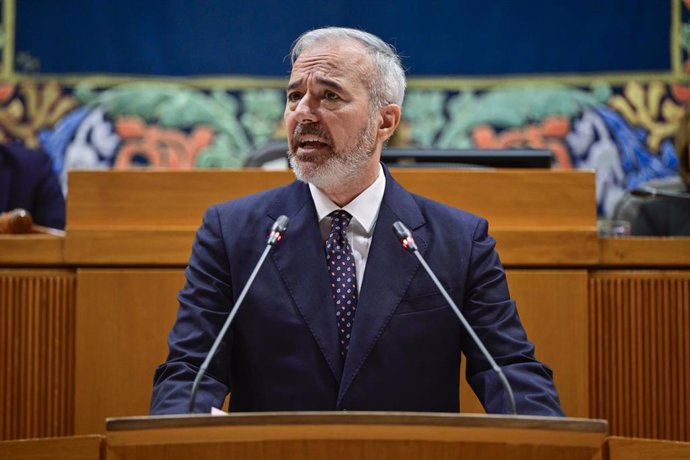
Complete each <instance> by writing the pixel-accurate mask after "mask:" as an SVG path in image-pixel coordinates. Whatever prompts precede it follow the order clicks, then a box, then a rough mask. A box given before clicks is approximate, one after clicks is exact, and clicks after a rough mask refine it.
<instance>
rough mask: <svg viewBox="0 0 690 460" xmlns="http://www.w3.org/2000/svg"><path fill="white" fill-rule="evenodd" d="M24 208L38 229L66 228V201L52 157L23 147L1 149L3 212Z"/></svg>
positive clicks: (12, 145) (0, 191)
mask: <svg viewBox="0 0 690 460" xmlns="http://www.w3.org/2000/svg"><path fill="white" fill-rule="evenodd" d="M17 208H22V209H26V210H27V211H29V213H31V216H32V217H33V221H34V223H35V224H37V225H43V226H45V227H51V228H59V229H63V228H65V198H64V197H63V195H62V190H60V184H59V183H58V180H57V176H56V175H55V172H54V171H53V164H52V162H51V161H50V157H49V156H48V155H47V154H45V153H44V152H42V151H39V150H30V149H27V148H25V147H22V146H21V145H20V144H4V145H0V212H7V211H12V210H13V209H17Z"/></svg>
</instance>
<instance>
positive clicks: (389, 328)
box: [151, 171, 562, 415]
mask: <svg viewBox="0 0 690 460" xmlns="http://www.w3.org/2000/svg"><path fill="white" fill-rule="evenodd" d="M386 175H387V183H386V190H385V193H384V197H383V202H382V204H381V209H380V211H379V215H378V220H377V222H376V227H375V230H374V234H373V237H372V243H371V249H370V252H369V255H368V259H367V265H366V271H365V273H364V280H363V283H362V287H361V291H360V296H359V300H358V304H357V314H356V317H355V321H354V325H353V331H352V338H351V341H350V347H349V351H348V353H347V356H346V359H345V361H344V363H343V362H341V358H340V355H339V353H338V337H337V327H336V316H335V306H334V303H333V300H332V297H331V290H330V285H329V279H328V274H327V270H326V259H325V253H324V247H323V242H322V240H321V234H320V232H319V226H318V222H317V215H316V210H315V207H314V204H313V201H312V198H311V195H310V192H309V188H308V186H307V185H305V184H303V183H299V182H294V183H292V184H291V185H288V186H285V187H281V188H278V189H273V190H269V191H266V192H263V193H259V194H256V195H252V196H248V197H244V198H241V199H238V200H234V201H230V202H227V203H224V204H220V205H217V206H213V207H211V208H209V209H208V210H207V211H206V214H205V216H204V219H203V224H202V225H201V228H200V229H199V231H198V233H197V237H196V241H195V242H194V246H193V249H192V255H191V258H190V261H189V266H188V267H187V270H186V278H187V281H186V284H185V286H184V288H183V289H182V290H181V291H180V293H179V296H178V299H179V302H180V308H179V312H178V317H177V321H176V323H175V325H174V327H173V329H172V331H171V333H170V336H169V339H168V344H169V348H170V354H169V356H168V359H167V361H166V362H165V363H164V364H162V365H161V366H160V367H159V368H158V369H157V370H156V374H155V377H154V390H153V398H152V402H151V413H153V414H166V413H183V412H186V411H187V404H188V398H189V394H190V389H191V386H192V381H193V380H194V377H195V373H196V372H197V369H198V367H199V366H200V365H201V362H202V361H203V359H204V357H205V355H206V353H207V352H208V350H209V349H210V347H211V344H212V342H213V340H214V338H215V337H216V335H217V334H218V332H219V330H220V328H221V326H222V324H223V322H224V320H225V319H226V317H227V315H228V312H229V309H230V308H231V306H232V304H233V303H234V301H235V299H236V298H237V297H238V295H239V293H240V291H241V289H242V288H243V286H244V285H245V283H246V282H247V279H248V278H249V276H250V273H251V271H252V269H253V267H254V264H255V263H256V261H257V260H258V259H259V256H260V254H261V252H262V250H263V249H264V247H265V243H266V237H267V233H268V229H269V228H270V227H271V224H272V223H273V221H274V220H275V219H276V218H277V217H278V216H280V215H281V214H285V215H287V216H288V217H289V218H290V224H289V226H288V230H287V232H286V234H285V237H284V239H283V241H282V242H280V243H279V245H278V246H276V247H275V248H274V249H273V251H272V252H271V254H270V256H269V257H268V258H267V260H266V263H265V265H264V266H263V268H262V269H261V271H260V272H259V274H258V276H257V278H256V280H255V282H254V285H253V286H252V288H251V289H250V291H249V293H248V295H247V297H246V299H245V301H244V303H243V304H242V306H241V307H240V309H239V312H238V313H237V316H236V317H235V320H234V322H233V325H232V326H231V328H230V330H229V331H228V335H227V337H226V338H225V340H224V341H223V343H222V345H221V346H220V348H219V350H218V353H217V354H216V356H215V358H214V360H213V361H212V363H211V365H210V366H209V369H208V373H207V375H206V377H205V378H204V380H202V383H201V387H200V391H199V394H198V397H197V406H196V409H197V411H209V410H210V407H211V406H215V407H221V405H222V403H223V398H224V397H225V396H226V394H227V392H228V391H230V390H231V391H232V396H231V402H230V409H231V411H311V410H374V411H426V412H458V411H459V409H460V408H459V398H458V388H459V373H460V372H459V370H460V360H461V352H464V354H465V355H466V356H467V363H468V365H467V378H468V380H469V382H470V384H471V386H472V388H473V389H474V391H475V392H476V394H477V395H478V396H479V399H480V400H481V402H482V403H483V405H484V407H485V408H486V410H487V411H489V412H492V413H507V412H508V411H509V406H508V402H507V398H506V396H505V393H504V391H503V388H502V387H501V385H500V382H499V380H498V379H497V377H496V376H495V374H494V372H493V370H492V369H491V367H490V366H489V364H488V363H487V362H486V360H485V359H484V358H483V357H482V356H481V355H480V351H479V349H478V348H477V347H476V346H475V345H474V344H473V343H472V342H471V339H470V337H469V335H468V334H467V333H465V332H464V331H463V329H462V326H461V324H460V322H459V321H458V319H457V317H456V316H455V314H454V313H453V311H452V310H451V308H450V307H449V306H448V305H447V304H446V301H445V300H444V298H443V297H442V295H441V294H439V292H438V291H437V289H436V287H435V286H434V284H433V282H432V281H431V280H430V279H429V277H428V276H427V274H426V273H425V272H424V270H423V268H422V267H421V266H420V264H419V262H418V261H417V259H416V258H415V257H414V255H412V254H409V253H407V252H406V251H404V250H403V249H402V248H401V246H400V243H399V242H398V240H397V238H396V236H395V235H394V233H393V231H392V225H393V223H394V222H395V221H397V220H400V221H402V222H404V223H405V224H406V225H407V226H408V227H409V228H410V229H411V230H412V231H413V232H414V234H415V238H416V241H417V243H418V245H419V246H420V250H421V252H422V253H423V255H424V257H426V258H427V260H428V262H429V265H430V266H431V267H432V268H433V269H434V270H435V271H436V273H437V274H438V277H439V278H440V280H441V282H442V283H443V284H444V286H445V287H446V288H447V289H448V291H450V293H451V296H452V297H453V298H454V300H455V301H456V302H457V304H458V305H459V306H460V308H461V309H462V311H463V312H464V314H465V315H466V317H467V319H468V321H469V322H470V323H471V324H472V325H473V327H474V329H475V331H476V332H477V334H478V335H479V337H481V338H482V339H483V341H484V343H485V344H486V346H487V348H488V349H489V351H490V352H491V353H492V354H493V356H494V357H495V359H496V361H497V363H498V364H499V365H500V366H501V367H502V368H503V371H504V373H505V374H506V376H507V378H508V380H509V381H510V383H511V384H512V387H513V390H514V392H515V397H516V402H517V408H518V412H519V413H520V414H541V415H562V411H561V408H560V405H559V401H558V395H557V393H556V390H555V388H554V385H553V381H552V374H551V371H550V369H549V368H548V367H546V366H544V365H543V364H541V363H540V362H538V361H536V360H535V358H534V354H533V352H534V350H533V346H532V344H531V343H530V342H529V341H528V340H527V338H526V336H525V332H524V329H523V327H522V325H521V324H520V320H519V318H518V315H517V312H516V309H515V304H514V302H513V301H511V300H510V298H509V294H508V287H507V284H506V279H505V275H504V271H503V269H502V267H501V264H500V261H499V259H498V256H497V254H496V252H495V251H494V246H495V242H494V240H493V239H492V238H491V237H490V236H488V235H487V222H486V221H485V220H484V219H481V218H479V217H476V216H473V215H470V214H467V213H465V212H462V211H459V210H457V209H454V208H451V207H449V206H446V205H443V204H440V203H437V202H434V201H431V200H429V199H426V198H423V197H420V196H417V195H413V194H410V193H409V192H407V191H405V190H404V189H403V188H402V187H401V186H400V185H399V184H398V183H397V182H395V180H393V178H392V177H391V176H390V174H389V173H388V171H386Z"/></svg>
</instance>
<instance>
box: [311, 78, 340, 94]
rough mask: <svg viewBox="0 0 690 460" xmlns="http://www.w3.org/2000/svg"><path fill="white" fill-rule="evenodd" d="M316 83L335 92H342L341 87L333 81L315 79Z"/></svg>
mask: <svg viewBox="0 0 690 460" xmlns="http://www.w3.org/2000/svg"><path fill="white" fill-rule="evenodd" d="M315 78H316V81H317V82H319V83H321V84H322V85H323V86H328V87H329V88H333V89H335V90H337V91H343V87H342V85H341V84H340V83H337V82H336V81H334V80H331V79H329V78H324V77H315Z"/></svg>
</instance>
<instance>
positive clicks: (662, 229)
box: [631, 106, 690, 236]
mask: <svg viewBox="0 0 690 460" xmlns="http://www.w3.org/2000/svg"><path fill="white" fill-rule="evenodd" d="M689 132H690V106H688V108H687V109H686V110H685V114H684V115H683V117H682V118H681V121H680V126H679V129H678V131H677V132H676V139H675V144H676V155H677V156H678V170H679V173H680V177H681V179H682V181H683V184H684V189H685V190H684V192H685V193H686V194H687V196H686V197H685V198H668V197H654V198H651V199H649V200H647V201H644V202H643V203H641V204H640V206H639V209H638V212H637V214H636V215H635V218H634V219H633V221H632V224H631V234H632V235H636V236H690V142H689V140H690V136H689Z"/></svg>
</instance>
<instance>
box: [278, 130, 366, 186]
mask: <svg viewBox="0 0 690 460" xmlns="http://www.w3.org/2000/svg"><path fill="white" fill-rule="evenodd" d="M357 139H358V140H357V144H356V145H355V146H354V148H352V150H350V151H347V152H342V151H336V150H333V154H332V155H331V156H330V157H328V158H327V159H326V161H324V162H323V164H321V165H319V166H317V167H316V168H315V169H314V170H313V171H310V172H309V173H306V172H305V171H303V170H302V167H301V166H300V163H299V161H298V160H297V155H296V154H295V153H294V152H293V151H292V150H288V161H289V162H290V167H291V168H292V170H293V171H294V173H295V177H297V180H299V181H302V182H305V183H310V184H313V185H315V186H316V187H318V188H320V189H321V190H332V189H334V188H337V187H338V186H341V185H342V184H344V183H347V182H349V181H351V180H352V179H353V178H355V177H357V173H358V172H359V171H361V170H362V168H364V166H365V165H366V164H367V163H368V162H369V160H370V159H371V157H372V155H374V152H375V150H376V126H375V124H374V118H373V117H371V118H370V119H369V124H368V125H367V126H365V127H364V128H362V129H361V130H360V132H359V134H358V136H357Z"/></svg>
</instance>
